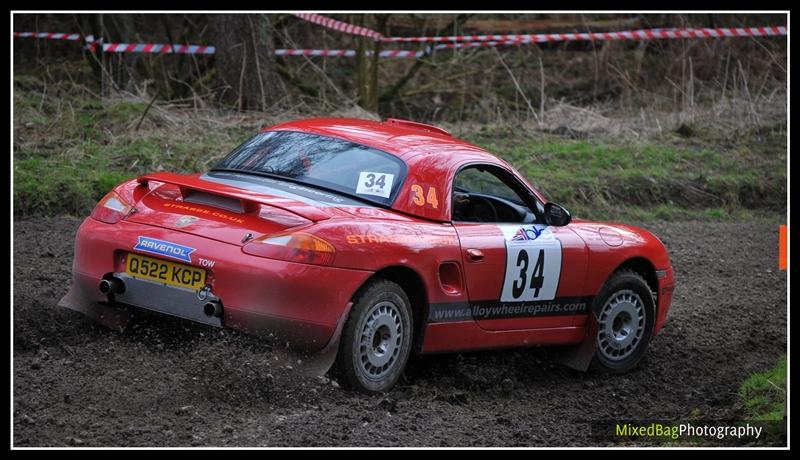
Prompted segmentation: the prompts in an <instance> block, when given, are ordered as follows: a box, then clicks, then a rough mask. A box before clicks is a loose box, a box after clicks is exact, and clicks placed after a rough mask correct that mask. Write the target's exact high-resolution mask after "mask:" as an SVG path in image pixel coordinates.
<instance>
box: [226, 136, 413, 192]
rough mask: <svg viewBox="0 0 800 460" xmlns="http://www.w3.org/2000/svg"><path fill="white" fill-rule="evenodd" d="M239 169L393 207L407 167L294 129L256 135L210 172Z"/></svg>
mask: <svg viewBox="0 0 800 460" xmlns="http://www.w3.org/2000/svg"><path fill="white" fill-rule="evenodd" d="M219 170H229V171H230V170H235V171H240V172H251V173H253V174H260V175H268V176H272V177H279V178H286V179H289V180H292V181H294V182H300V183H304V184H309V185H314V186H318V187H323V188H326V189H329V190H333V191H337V192H341V193H345V194H347V195H352V196H357V197H359V198H361V199H364V200H368V201H372V202H376V203H380V204H383V205H389V204H391V203H392V200H394V197H395V195H396V193H397V191H398V190H399V189H400V185H401V184H402V182H403V179H404V176H405V170H406V167H405V163H403V161H402V160H400V159H399V158H397V157H395V156H392V155H390V154H388V153H386V152H383V151H380V150H377V149H374V148H372V147H367V146H365V145H360V144H356V143H354V142H349V141H345V140H341V139H335V138H332V137H326V136H319V135H316V134H308V133H300V132H294V131H266V132H262V133H259V134H256V135H255V136H253V137H252V138H250V139H249V140H248V141H246V142H245V143H243V144H242V145H240V146H239V147H237V148H236V149H235V150H234V151H233V152H231V153H230V154H228V156H226V157H225V158H223V159H222V160H221V161H220V162H219V163H218V164H217V165H216V166H215V167H214V168H213V169H212V171H219Z"/></svg>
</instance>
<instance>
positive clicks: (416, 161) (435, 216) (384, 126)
mask: <svg viewBox="0 0 800 460" xmlns="http://www.w3.org/2000/svg"><path fill="white" fill-rule="evenodd" d="M264 131H299V132H305V133H310V134H317V135H321V136H330V137H335V138H339V139H344V140H347V141H351V142H355V143H358V144H362V145H366V146H369V147H373V148H376V149H379V150H382V151H384V152H387V153H389V154H392V155H394V156H396V157H398V158H400V159H401V160H403V161H404V162H405V163H406V165H407V166H408V171H407V174H406V178H405V180H404V181H403V184H402V186H401V188H400V189H399V191H398V193H397V196H396V198H395V200H394V202H393V203H392V205H391V208H392V209H394V210H396V211H400V212H402V213H405V214H411V215H414V216H418V217H422V218H425V219H430V220H436V221H449V220H450V216H451V200H450V197H451V193H452V183H453V178H454V177H455V174H456V172H457V171H458V170H459V169H460V168H461V167H463V166H465V165H467V164H473V163H484V164H494V165H501V166H504V167H506V168H508V169H513V168H511V166H510V165H509V164H508V163H506V162H505V161H503V160H501V159H500V158H497V157H496V156H494V155H492V154H491V153H489V152H487V151H486V150H483V149H482V148H480V147H478V146H475V145H472V144H470V143H469V142H466V141H463V140H461V139H457V138H455V137H453V136H451V135H450V134H449V133H447V131H445V130H443V129H441V128H437V127H435V126H430V125H425V124H422V123H416V122H410V121H405V120H395V119H389V120H386V121H383V122H378V121H372V120H360V119H355V118H312V119H306V120H298V121H292V122H288V123H282V124H279V125H276V126H271V127H269V128H265V129H264ZM520 179H521V180H522V181H523V182H524V178H520ZM528 186H529V187H530V185H528ZM423 191H424V193H425V196H424V198H425V199H422V200H421V199H420V193H423ZM429 197H430V198H429ZM420 203H421V204H420Z"/></svg>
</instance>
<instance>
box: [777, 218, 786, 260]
mask: <svg viewBox="0 0 800 460" xmlns="http://www.w3.org/2000/svg"><path fill="white" fill-rule="evenodd" d="M787 233H788V232H787V230H786V226H785V225H781V227H780V235H779V237H778V268H780V269H781V270H786V258H787V256H786V238H787Z"/></svg>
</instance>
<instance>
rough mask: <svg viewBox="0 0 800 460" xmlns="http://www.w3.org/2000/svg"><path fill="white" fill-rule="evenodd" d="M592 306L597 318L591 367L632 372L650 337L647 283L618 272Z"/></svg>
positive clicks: (633, 274) (634, 275)
mask: <svg viewBox="0 0 800 460" xmlns="http://www.w3.org/2000/svg"><path fill="white" fill-rule="evenodd" d="M592 307H593V308H592V309H593V311H594V314H595V315H596V317H597V338H596V342H595V352H594V359H593V360H592V367H594V368H595V369H598V370H601V371H607V372H613V373H622V372H626V371H628V370H630V369H632V368H633V367H634V366H636V364H637V363H638V362H639V360H641V359H642V356H644V352H645V350H646V349H647V345H648V344H649V343H650V338H651V337H652V335H653V323H654V319H655V302H654V300H653V295H652V294H651V292H650V288H649V286H648V285H647V282H646V281H645V280H644V278H642V276H641V275H639V274H638V273H636V272H632V271H627V270H625V271H620V272H618V273H616V274H614V275H613V276H612V277H611V279H610V280H608V282H607V283H606V285H605V286H603V289H602V291H601V292H600V295H598V296H597V298H596V299H595V302H594V303H593V306H592Z"/></svg>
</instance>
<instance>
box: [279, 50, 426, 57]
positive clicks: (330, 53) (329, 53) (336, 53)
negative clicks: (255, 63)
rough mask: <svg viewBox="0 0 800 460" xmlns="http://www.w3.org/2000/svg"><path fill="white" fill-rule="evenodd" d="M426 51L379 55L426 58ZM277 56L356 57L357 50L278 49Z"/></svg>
mask: <svg viewBox="0 0 800 460" xmlns="http://www.w3.org/2000/svg"><path fill="white" fill-rule="evenodd" d="M365 54H366V55H367V56H371V55H372V51H365ZM425 54H427V53H426V51H413V50H383V51H380V52H379V53H378V56H379V57H382V58H418V57H422V56H424V55H425ZM275 55H276V56H306V57H314V56H324V57H354V56H355V55H356V50H316V49H276V50H275Z"/></svg>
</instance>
